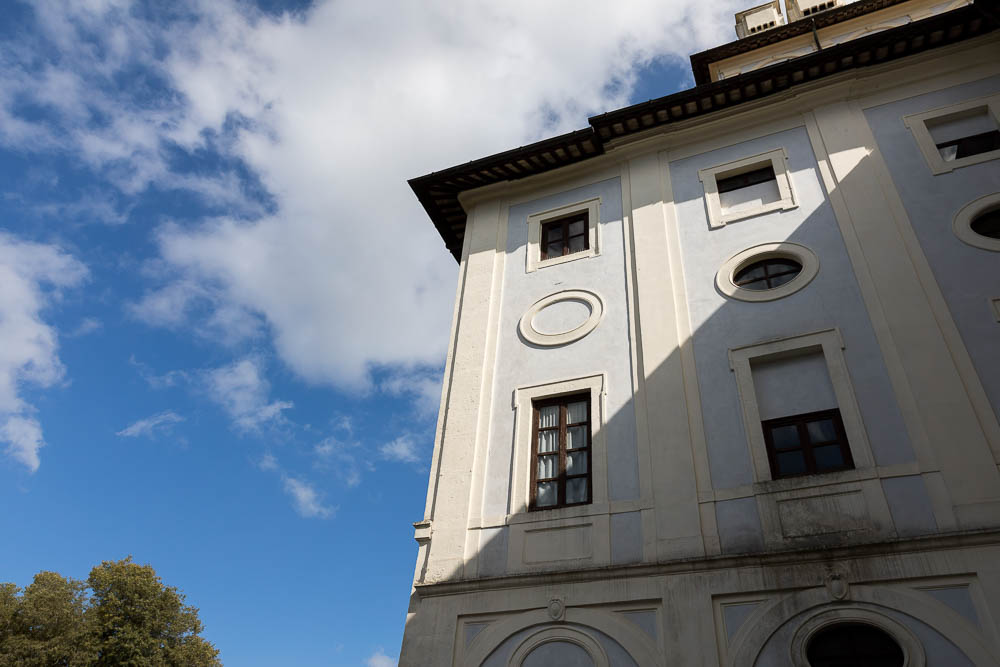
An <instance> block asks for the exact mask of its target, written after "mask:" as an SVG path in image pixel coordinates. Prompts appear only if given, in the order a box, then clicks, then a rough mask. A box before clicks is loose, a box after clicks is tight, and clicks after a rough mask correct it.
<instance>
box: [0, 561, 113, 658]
mask: <svg viewBox="0 0 1000 667" xmlns="http://www.w3.org/2000/svg"><path fill="white" fill-rule="evenodd" d="M18 592H19V589H18V588H17V586H14V585H13V584H0V663H2V664H16V665H22V666H24V667H35V666H36V665H37V666H38V667H49V666H50V665H66V666H71V667H77V666H80V667H83V666H85V665H91V664H93V663H94V660H95V659H96V658H97V651H96V647H95V644H94V641H93V637H92V636H91V633H90V632H88V628H87V619H86V611H87V593H86V584H84V583H83V582H82V581H76V580H74V579H66V578H64V577H63V576H62V575H60V574H58V573H56V572H39V573H38V574H36V575H35V579H34V581H32V583H31V584H30V585H29V586H28V587H27V588H25V589H24V591H23V593H22V594H21V595H20V596H19V595H18Z"/></svg>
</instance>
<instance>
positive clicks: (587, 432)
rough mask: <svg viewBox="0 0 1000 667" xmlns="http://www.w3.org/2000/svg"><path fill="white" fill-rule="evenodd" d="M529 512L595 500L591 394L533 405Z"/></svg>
mask: <svg viewBox="0 0 1000 667" xmlns="http://www.w3.org/2000/svg"><path fill="white" fill-rule="evenodd" d="M532 420H533V421H532V438H531V442H532V453H531V502H530V505H529V507H530V509H532V510H543V509H553V508H556V507H569V506H571V505H586V504H588V503H590V502H591V500H592V489H591V487H592V484H591V468H592V465H591V460H590V458H591V457H590V452H591V429H590V424H591V418H590V394H589V393H586V394H574V395H572V396H560V397H558V398H552V399H541V400H536V401H533V402H532Z"/></svg>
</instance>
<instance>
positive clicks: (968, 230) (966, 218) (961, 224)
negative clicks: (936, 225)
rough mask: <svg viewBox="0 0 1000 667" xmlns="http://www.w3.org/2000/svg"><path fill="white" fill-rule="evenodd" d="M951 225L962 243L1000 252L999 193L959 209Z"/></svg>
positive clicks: (986, 196)
mask: <svg viewBox="0 0 1000 667" xmlns="http://www.w3.org/2000/svg"><path fill="white" fill-rule="evenodd" d="M951 224H952V228H953V229H954V230H955V236H957V237H958V238H959V240H960V241H962V242H963V243H968V244H969V245H971V246H974V247H976V248H982V249H983V250H992V251H993V252H1000V192H994V193H992V194H988V195H985V196H983V197H980V198H979V199H975V200H973V201H971V202H969V203H968V204H966V205H965V206H963V207H962V208H960V209H959V211H958V213H956V214H955V218H954V220H952V223H951Z"/></svg>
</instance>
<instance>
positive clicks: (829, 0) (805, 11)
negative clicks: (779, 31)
mask: <svg viewBox="0 0 1000 667" xmlns="http://www.w3.org/2000/svg"><path fill="white" fill-rule="evenodd" d="M840 5H841V0H785V9H787V10H788V20H789V21H792V22H795V21H798V20H799V19H804V18H806V17H807V16H812V15H813V14H816V13H817V12H822V11H825V10H827V9H833V8H834V7H839V6H840Z"/></svg>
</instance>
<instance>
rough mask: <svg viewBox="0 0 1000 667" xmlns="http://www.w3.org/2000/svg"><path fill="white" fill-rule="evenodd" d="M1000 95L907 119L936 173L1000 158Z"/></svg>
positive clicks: (908, 125)
mask: <svg viewBox="0 0 1000 667" xmlns="http://www.w3.org/2000/svg"><path fill="white" fill-rule="evenodd" d="M998 109H1000V95H993V96H991V97H988V98H981V99H977V100H968V101H966V102H961V103H959V104H953V105H951V106H948V107H943V108H940V109H933V110H931V111H925V112H923V113H917V114H911V115H909V116H905V117H904V118H903V123H904V124H905V125H906V127H908V128H910V131H911V132H912V133H913V137H914V139H916V141H917V146H918V147H919V148H920V152H921V153H923V155H924V159H925V160H927V165H928V166H929V167H930V168H931V171H932V172H933V173H934V174H944V173H947V172H949V171H952V170H954V169H958V168H960V167H966V166H968V165H972V164H978V163H980V162H985V161H987V160H994V159H996V158H998V157H1000V113H998Z"/></svg>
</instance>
